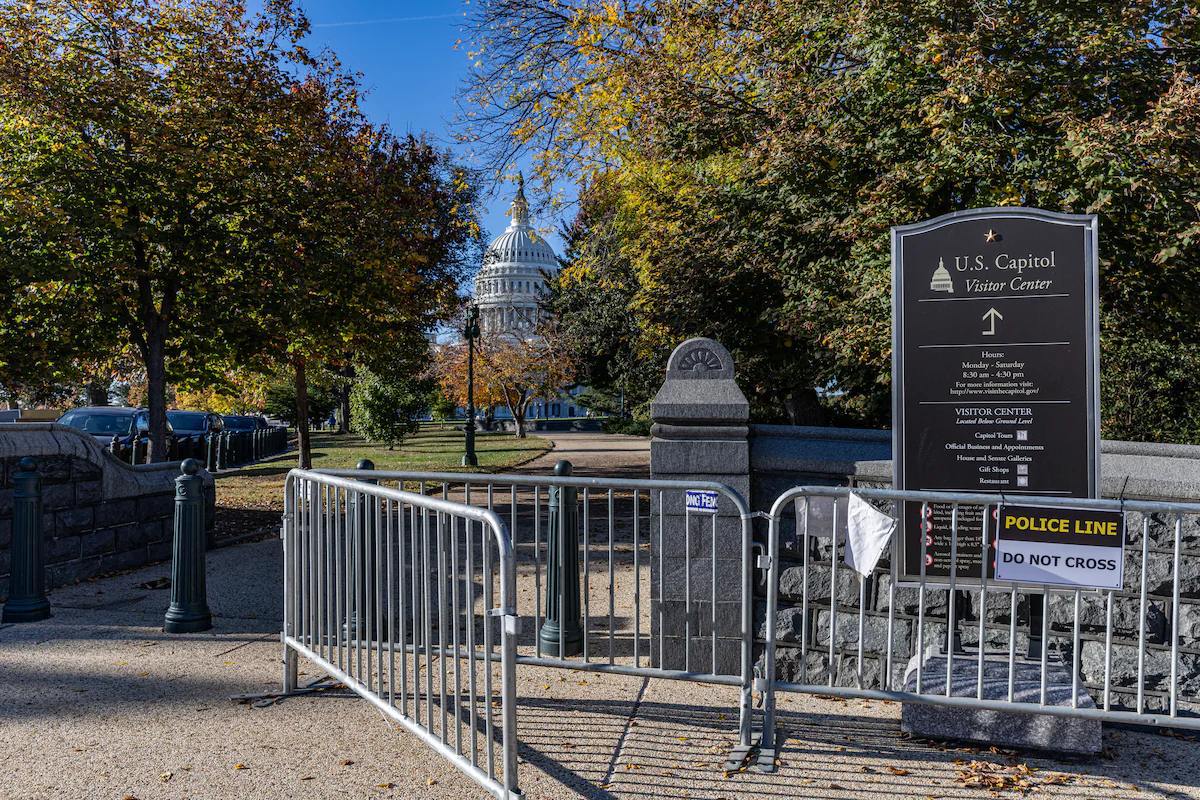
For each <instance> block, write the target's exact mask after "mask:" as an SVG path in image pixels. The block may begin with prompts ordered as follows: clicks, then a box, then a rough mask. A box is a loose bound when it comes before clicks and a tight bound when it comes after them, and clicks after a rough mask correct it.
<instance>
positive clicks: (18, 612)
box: [0, 456, 50, 622]
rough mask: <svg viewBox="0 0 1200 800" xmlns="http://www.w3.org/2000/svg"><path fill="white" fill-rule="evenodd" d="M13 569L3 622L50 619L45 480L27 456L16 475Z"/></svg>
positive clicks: (13, 477) (35, 464) (34, 463)
mask: <svg viewBox="0 0 1200 800" xmlns="http://www.w3.org/2000/svg"><path fill="white" fill-rule="evenodd" d="M12 483H13V519H12V566H11V567H10V570H9V571H10V576H9V585H8V602H7V603H5V604H4V614H3V617H0V621H3V622H37V621H38V620H40V619H46V617H48V616H50V601H49V600H47V599H46V564H45V559H44V558H43V548H44V545H43V542H42V479H41V478H40V477H39V476H38V474H37V463H36V462H35V461H34V460H33V459H32V458H29V457H28V456H26V457H25V458H22V459H21V460H20V461H19V462H17V472H14V473H13V476H12Z"/></svg>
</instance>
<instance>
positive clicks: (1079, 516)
mask: <svg viewBox="0 0 1200 800" xmlns="http://www.w3.org/2000/svg"><path fill="white" fill-rule="evenodd" d="M996 518H997V526H996V527H997V531H996V570H995V575H996V578H997V579H998V580H1002V581H1012V582H1014V583H1043V584H1049V585H1051V586H1069V587H1071V588H1076V589H1121V588H1122V585H1123V576H1124V572H1125V569H1124V566H1125V561H1124V557H1125V546H1124V545H1125V516H1124V514H1122V513H1121V512H1119V511H1096V510H1094V509H1088V508H1051V507H1042V506H1002V507H1001V508H1000V510H999V513H998V514H997V515H996Z"/></svg>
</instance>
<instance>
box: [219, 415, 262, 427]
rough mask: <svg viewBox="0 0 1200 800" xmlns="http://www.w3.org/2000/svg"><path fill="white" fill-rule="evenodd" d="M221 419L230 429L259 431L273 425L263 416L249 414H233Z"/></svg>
mask: <svg viewBox="0 0 1200 800" xmlns="http://www.w3.org/2000/svg"><path fill="white" fill-rule="evenodd" d="M221 419H223V420H224V421H225V429H226V430H229V431H258V430H265V429H266V428H269V427H271V426H270V425H269V424H268V423H267V421H266V420H265V419H263V418H262V417H254V416H250V415H249V414H231V415H227V416H224V417H222V418H221Z"/></svg>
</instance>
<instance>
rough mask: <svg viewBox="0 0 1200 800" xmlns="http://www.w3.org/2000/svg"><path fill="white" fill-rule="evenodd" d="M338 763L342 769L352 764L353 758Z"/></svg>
mask: <svg viewBox="0 0 1200 800" xmlns="http://www.w3.org/2000/svg"><path fill="white" fill-rule="evenodd" d="M338 763H339V764H341V765H342V766H343V767H348V766H350V765H351V764H353V763H354V759H353V758H343V759H342V760H341V761H339V762H338Z"/></svg>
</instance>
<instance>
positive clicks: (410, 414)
mask: <svg viewBox="0 0 1200 800" xmlns="http://www.w3.org/2000/svg"><path fill="white" fill-rule="evenodd" d="M432 389H433V382H432V381H431V380H429V379H422V378H418V377H414V376H412V375H404V374H401V375H380V374H378V373H376V372H373V371H371V370H369V369H365V368H360V369H359V370H358V371H357V377H356V379H355V381H354V387H353V388H352V389H351V390H350V416H351V420H352V421H353V426H354V430H355V432H357V433H360V434H362V435H363V436H365V437H366V438H367V439H369V440H371V441H372V442H380V443H383V444H386V445H387V446H388V449H392V448H394V447H395V446H396V445H398V444H400V443H401V442H403V441H404V439H405V438H406V437H408V436H410V435H411V434H414V433H416V432H417V429H418V428H419V427H420V422H419V420H418V416H419V415H420V414H422V413H423V412H424V411H425V410H426V409H427V408H428V405H429V396H430V392H431V391H432Z"/></svg>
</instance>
